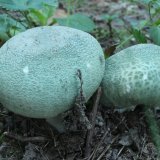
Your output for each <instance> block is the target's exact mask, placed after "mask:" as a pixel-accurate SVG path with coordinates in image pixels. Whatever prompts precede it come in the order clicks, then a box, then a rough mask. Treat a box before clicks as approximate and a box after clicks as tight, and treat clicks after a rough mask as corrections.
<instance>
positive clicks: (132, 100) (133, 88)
mask: <svg viewBox="0 0 160 160" xmlns="http://www.w3.org/2000/svg"><path fill="white" fill-rule="evenodd" d="M102 88H103V97H102V102H103V103H104V104H105V105H114V106H117V107H125V108H127V107H131V106H136V105H139V104H143V105H147V106H153V107H155V106H157V105H160V47H159V46H157V45H154V44H138V45H134V46H132V47H129V48H127V49H124V50H122V51H120V52H118V53H116V54H115V55H113V56H111V57H110V58H108V59H107V60H106V66H105V74H104V78H103V80H102Z"/></svg>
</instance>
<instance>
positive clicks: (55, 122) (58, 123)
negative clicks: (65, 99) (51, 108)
mask: <svg viewBox="0 0 160 160" xmlns="http://www.w3.org/2000/svg"><path fill="white" fill-rule="evenodd" d="M46 121H47V122H48V123H49V124H50V125H51V126H52V127H53V128H54V129H56V130H57V131H58V132H59V133H64V132H65V125H64V121H63V116H62V115H61V114H59V115H57V116H56V117H53V118H47V119H46Z"/></svg>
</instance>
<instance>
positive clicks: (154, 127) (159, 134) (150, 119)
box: [144, 106, 160, 156]
mask: <svg viewBox="0 0 160 160" xmlns="http://www.w3.org/2000/svg"><path fill="white" fill-rule="evenodd" d="M148 108H150V107H149V106H146V107H145V111H144V113H145V117H146V122H147V124H148V127H149V130H150V133H151V137H152V140H153V143H154V144H155V146H156V148H157V151H158V155H159V156H160V130H159V126H158V124H157V121H156V119H155V115H154V113H153V111H152V110H151V109H148Z"/></svg>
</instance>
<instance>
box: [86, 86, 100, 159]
mask: <svg viewBox="0 0 160 160" xmlns="http://www.w3.org/2000/svg"><path fill="white" fill-rule="evenodd" d="M101 93H102V89H101V87H99V88H98V91H97V94H96V98H95V101H94V105H93V109H92V114H91V116H90V122H91V125H92V127H91V129H89V130H88V132H87V138H86V146H85V154H84V156H85V158H88V157H89V155H90V152H91V146H90V145H91V144H92V137H93V132H94V127H95V120H96V114H97V109H98V105H99V100H100V97H101Z"/></svg>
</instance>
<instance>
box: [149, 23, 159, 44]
mask: <svg viewBox="0 0 160 160" xmlns="http://www.w3.org/2000/svg"><path fill="white" fill-rule="evenodd" d="M149 33H150V37H151V39H152V40H153V42H154V43H155V44H157V45H159V46H160V27H158V26H157V27H151V28H150V31H149Z"/></svg>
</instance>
